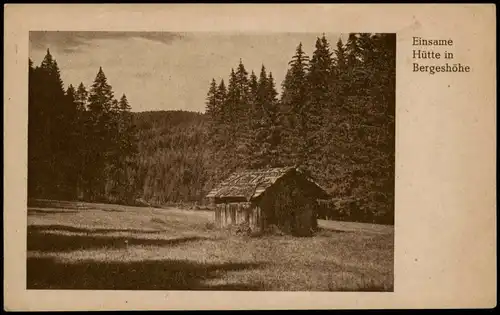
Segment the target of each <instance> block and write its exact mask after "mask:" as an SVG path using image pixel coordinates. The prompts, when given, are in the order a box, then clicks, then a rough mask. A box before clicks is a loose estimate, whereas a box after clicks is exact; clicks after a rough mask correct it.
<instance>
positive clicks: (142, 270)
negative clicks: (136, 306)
mask: <svg viewBox="0 0 500 315" xmlns="http://www.w3.org/2000/svg"><path fill="white" fill-rule="evenodd" d="M258 266H259V264H257V263H255V264H254V263H224V264H201V263H196V262H191V261H186V260H146V261H139V262H95V261H92V262H89V261H81V262H75V263H63V262H59V261H58V260H57V259H55V258H34V257H30V258H28V261H27V289H80V290H85V289H89V290H221V291H222V290H232V291H237V290H246V291H252V290H259V287H258V286H255V285H248V284H241V285H238V284H236V285H235V284H231V285H210V284H206V283H204V281H206V280H210V279H217V278H220V277H222V276H223V275H224V273H225V272H228V271H237V270H244V269H251V268H257V267H258Z"/></svg>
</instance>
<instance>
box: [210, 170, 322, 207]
mask: <svg viewBox="0 0 500 315" xmlns="http://www.w3.org/2000/svg"><path fill="white" fill-rule="evenodd" d="M290 172H296V173H297V174H300V175H301V176H302V177H303V178H304V179H306V180H307V181H308V182H309V183H310V184H311V185H313V186H314V187H315V188H316V190H317V191H318V192H319V194H320V195H322V196H328V193H327V192H326V191H325V190H324V189H323V188H322V187H321V186H319V185H318V184H317V183H316V182H315V181H314V180H313V179H312V178H310V177H309V176H306V175H305V174H304V173H303V172H301V171H300V170H299V169H297V168H296V167H281V168H267V169H260V170H245V171H239V172H236V173H233V174H232V175H231V176H229V177H228V178H227V179H226V180H225V181H223V182H222V183H220V184H219V185H217V186H216V187H215V188H214V189H212V191H210V192H209V193H208V195H207V198H220V199H224V198H231V199H233V198H235V199H245V200H252V199H255V198H257V197H259V196H260V195H262V193H264V192H265V191H266V190H267V189H268V188H270V187H271V186H272V185H274V183H276V181H277V180H278V179H280V178H282V177H283V176H285V175H286V174H289V173H290Z"/></svg>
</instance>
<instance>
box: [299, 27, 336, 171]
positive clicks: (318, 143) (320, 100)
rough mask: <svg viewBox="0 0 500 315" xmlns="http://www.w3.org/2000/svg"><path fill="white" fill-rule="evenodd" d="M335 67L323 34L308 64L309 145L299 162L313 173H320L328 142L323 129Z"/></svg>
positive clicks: (306, 123)
mask: <svg viewBox="0 0 500 315" xmlns="http://www.w3.org/2000/svg"><path fill="white" fill-rule="evenodd" d="M332 64H333V62H332V53H331V52H330V48H329V44H328V41H327V40H326V38H325V36H324V35H323V37H321V38H317V40H316V49H315V50H314V52H313V55H312V58H311V62H310V63H309V72H308V75H307V84H308V88H309V89H308V99H307V106H306V108H305V109H304V111H303V119H305V125H306V131H305V135H306V139H305V141H306V143H307V144H308V145H307V148H306V155H305V156H304V159H303V160H302V161H300V162H301V164H302V163H303V164H304V167H306V169H308V170H309V171H312V172H313V174H314V173H319V172H320V170H319V169H317V168H318V164H319V161H320V160H321V156H322V152H321V151H322V148H323V147H324V145H325V141H326V137H325V136H326V135H325V133H324V130H323V128H324V126H325V125H326V123H327V122H325V118H329V113H330V106H331V97H332V95H331V93H330V92H331V85H332V78H333V76H332V72H331V70H332ZM315 164H316V165H315Z"/></svg>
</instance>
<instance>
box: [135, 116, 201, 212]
mask: <svg viewBox="0 0 500 315" xmlns="http://www.w3.org/2000/svg"><path fill="white" fill-rule="evenodd" d="M134 122H135V125H136V128H137V130H138V140H139V141H138V142H139V143H138V144H139V146H138V147H139V154H138V157H137V166H136V167H137V173H136V177H135V178H136V181H139V183H138V184H139V185H138V191H137V197H138V198H141V199H143V200H146V201H147V202H150V203H154V204H163V203H166V202H177V201H197V200H200V199H202V198H203V195H204V193H205V191H206V190H207V189H204V188H205V186H206V185H207V182H208V181H209V176H208V170H207V167H206V161H207V160H208V150H209V148H208V146H207V145H206V119H205V116H204V115H203V114H201V113H196V112H188V111H150V112H140V113H134Z"/></svg>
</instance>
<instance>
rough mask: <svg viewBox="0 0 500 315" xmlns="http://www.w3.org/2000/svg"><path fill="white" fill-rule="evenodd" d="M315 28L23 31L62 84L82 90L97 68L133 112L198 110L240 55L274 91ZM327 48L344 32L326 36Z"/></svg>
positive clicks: (35, 55) (36, 57) (34, 55)
mask: <svg viewBox="0 0 500 315" xmlns="http://www.w3.org/2000/svg"><path fill="white" fill-rule="evenodd" d="M319 36H322V34H321V33H208V32H205V33H204V32H196V33H172V32H67V31H66V32H57V31H50V32H40V31H37V32H30V58H31V60H32V61H33V63H34V64H35V65H40V63H41V61H42V60H43V57H44V56H45V54H46V52H47V49H50V53H51V54H52V56H53V57H54V58H55V59H56V61H57V63H58V65H59V68H60V70H61V77H62V80H63V81H64V83H65V85H66V86H65V87H67V86H68V85H69V84H73V86H75V87H76V86H78V85H79V84H80V82H83V84H84V85H85V86H86V87H87V88H89V87H90V85H91V84H92V82H93V80H94V78H95V76H96V74H97V72H98V70H99V67H102V69H103V71H104V73H105V75H106V77H107V78H108V83H109V84H110V85H111V86H112V87H113V91H114V93H115V97H116V98H120V97H121V95H122V94H124V93H125V94H126V95H127V98H128V100H129V102H130V105H131V107H132V111H134V112H140V111H152V110H187V111H197V112H203V111H204V109H205V98H206V94H207V91H208V87H209V84H210V81H211V80H212V78H215V79H216V80H217V82H220V80H221V79H224V81H225V83H226V84H227V82H228V77H229V73H230V71H231V68H235V69H236V67H237V66H238V63H239V60H240V59H241V60H242V62H243V64H244V65H245V68H246V69H247V71H248V72H249V73H250V72H251V70H254V71H255V73H256V74H257V75H258V74H259V72H260V68H261V66H262V64H264V65H265V66H266V69H267V71H268V72H269V71H271V72H272V74H273V77H274V78H275V80H276V86H277V88H278V92H281V82H282V81H283V79H284V77H285V74H286V70H287V68H288V62H289V61H290V60H291V58H292V56H293V55H294V54H295V49H296V47H297V45H298V44H299V43H300V42H302V45H303V50H304V51H305V52H306V54H307V55H308V56H311V55H312V52H313V50H314V45H315V42H316V38H317V37H319ZM325 36H326V38H327V39H328V41H329V42H330V46H331V48H332V50H333V49H334V48H335V45H336V43H337V40H338V38H339V37H342V40H343V41H344V43H345V40H346V39H347V35H340V34H334V33H326V34H325Z"/></svg>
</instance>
